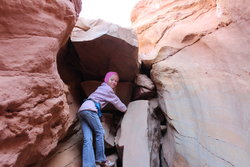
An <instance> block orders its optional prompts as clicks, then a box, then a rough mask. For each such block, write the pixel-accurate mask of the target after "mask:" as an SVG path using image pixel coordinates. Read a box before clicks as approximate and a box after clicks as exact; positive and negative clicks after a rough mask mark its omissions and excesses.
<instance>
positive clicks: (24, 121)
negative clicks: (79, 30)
mask: <svg viewBox="0 0 250 167" xmlns="http://www.w3.org/2000/svg"><path fill="white" fill-rule="evenodd" d="M75 4H81V2H80V1H76V0H75V1H73V2H71V1H69V0H64V1H29V0H24V1H8V0H3V1H1V2H0V11H1V16H0V24H1V28H0V34H1V37H0V43H1V47H0V94H1V96H0V145H1V148H0V166H5V167H8V166H15V167H19V166H20V167H22V166H28V165H31V164H34V163H37V162H38V161H39V160H41V159H42V158H44V157H45V156H46V155H48V154H49V152H50V151H51V150H53V149H54V148H55V147H56V145H57V143H58V141H59V140H60V139H61V138H62V137H63V136H64V135H65V133H66V131H67V129H68V127H69V126H70V125H71V123H72V121H73V119H72V118H71V117H70V114H69V106H68V104H67V100H66V96H65V92H64V84H63V83H62V81H61V79H60V78H59V76H58V72H57V69H56V54H57V52H58V50H59V49H60V47H61V46H62V45H63V44H64V43H65V42H66V41H67V39H68V37H69V35H70V32H71V31H72V29H73V26H74V24H75V22H76V17H77V15H78V13H77V12H76V11H78V12H79V10H80V8H79V5H78V6H77V5H76V8H75Z"/></svg>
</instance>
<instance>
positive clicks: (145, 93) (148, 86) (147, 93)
mask: <svg viewBox="0 0 250 167" xmlns="http://www.w3.org/2000/svg"><path fill="white" fill-rule="evenodd" d="M135 85H136V86H135V88H134V92H133V99H134V100H150V99H152V98H153V97H155V96H156V89H155V85H154V83H153V82H152V80H151V79H150V78H149V77H148V76H147V75H145V74H137V75H136V77H135Z"/></svg>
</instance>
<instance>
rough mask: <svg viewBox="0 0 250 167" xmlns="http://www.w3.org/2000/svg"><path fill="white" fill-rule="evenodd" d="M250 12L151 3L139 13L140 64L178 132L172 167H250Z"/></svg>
mask: <svg viewBox="0 0 250 167" xmlns="http://www.w3.org/2000/svg"><path fill="white" fill-rule="evenodd" d="M249 5H250V2H249V1H246V0H240V1H237V2H236V1H232V0H217V1H215V0H208V1H204V0H189V1H184V0H178V1H177V0H175V1H174V0H171V1H169V0H163V1H155V0H146V1H141V2H140V3H139V4H138V5H137V6H136V7H135V8H134V11H133V13H132V17H131V18H132V21H133V26H134V28H135V29H136V31H137V35H138V42H139V54H140V59H141V60H142V61H143V62H144V63H145V64H146V65H147V66H149V67H152V70H151V77H152V79H153V81H154V83H155V84H156V87H157V91H158V95H159V101H160V103H161V108H162V109H163V110H164V111H165V113H166V114H167V115H168V117H169V119H168V121H169V124H170V125H172V126H173V127H174V129H175V130H174V131H173V130H171V129H170V132H171V133H172V132H174V133H173V134H171V135H168V136H166V137H165V138H164V143H166V144H163V149H164V150H163V155H164V156H165V161H167V163H168V165H169V166H182V165H183V164H184V166H188V165H190V166H192V167H200V166H212V167H221V166H238V167H247V166H248V165H249V164H250V158H249V153H250V146H249V141H250V136H249V132H250V131H249V126H250V116H249V115H250V96H249V94H250V85H249V83H250V56H249V53H250V41H249V39H250V38H249V37H250V30H249V28H248V27H249V26H250V21H249V17H250V8H249ZM168 143H171V149H169V150H168V147H166V146H167V145H168ZM173 145H174V149H173V148H172V146H173Z"/></svg>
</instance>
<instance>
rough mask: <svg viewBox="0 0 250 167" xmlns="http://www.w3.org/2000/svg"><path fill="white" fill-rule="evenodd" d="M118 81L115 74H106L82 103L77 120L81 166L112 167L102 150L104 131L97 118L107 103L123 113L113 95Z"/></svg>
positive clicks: (121, 104)
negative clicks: (81, 141) (93, 143)
mask: <svg viewBox="0 0 250 167" xmlns="http://www.w3.org/2000/svg"><path fill="white" fill-rule="evenodd" d="M118 81H119V76H118V74H117V73H116V72H108V73H107V74H106V75H105V78H104V82H103V83H102V84H101V85H100V86H99V87H98V88H97V89H96V90H95V91H94V92H93V93H92V94H90V96H89V97H88V98H87V99H86V100H85V101H84V102H83V104H82V105H81V107H80V109H79V119H80V123H81V127H82V132H83V149H82V165H83V166H84V167H96V164H98V165H100V166H101V167H109V166H113V165H114V162H111V161H108V160H107V159H106V156H105V149H104V129H103V127H102V124H101V121H100V119H99V116H100V115H101V112H100V109H101V108H103V107H105V106H106V105H107V104H108V103H112V104H113V105H114V106H115V107H116V108H117V109H118V110H119V111H121V112H125V111H126V110H127V107H126V106H125V105H124V104H123V103H122V102H121V100H120V99H119V97H118V96H116V95H115V92H114V90H115V88H116V86H117V83H118ZM93 134H94V136H95V140H94V141H95V146H96V150H95V151H96V152H95V155H94V148H93V145H92V141H93V137H92V136H93Z"/></svg>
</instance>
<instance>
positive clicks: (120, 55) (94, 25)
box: [71, 18, 139, 82]
mask: <svg viewBox="0 0 250 167" xmlns="http://www.w3.org/2000/svg"><path fill="white" fill-rule="evenodd" d="M71 41H72V43H73V46H74V49H75V51H76V53H77V55H78V57H79V64H80V65H79V70H80V71H81V73H82V75H83V76H84V78H83V79H84V80H99V81H100V80H103V78H104V76H105V74H106V72H108V71H116V72H118V73H119V76H120V80H121V81H130V82H131V81H133V80H134V78H135V75H136V74H137V73H138V72H139V62H138V46H137V37H136V34H135V32H134V30H133V29H128V28H123V27H120V26H118V25H115V24H112V23H109V22H106V21H103V20H86V19H83V18H79V20H78V21H77V23H76V26H75V28H74V29H73V31H72V34H71Z"/></svg>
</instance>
